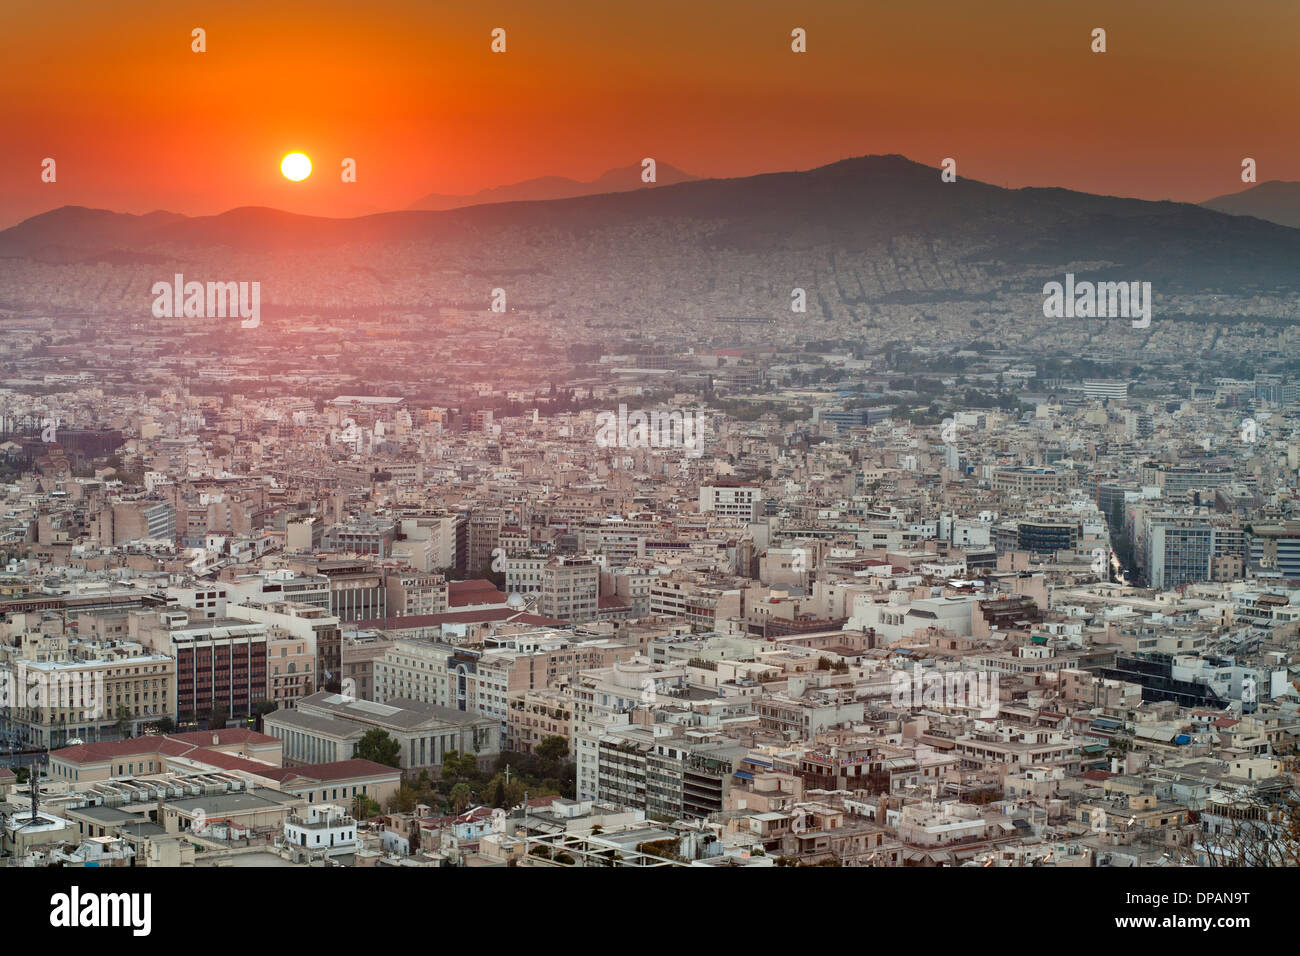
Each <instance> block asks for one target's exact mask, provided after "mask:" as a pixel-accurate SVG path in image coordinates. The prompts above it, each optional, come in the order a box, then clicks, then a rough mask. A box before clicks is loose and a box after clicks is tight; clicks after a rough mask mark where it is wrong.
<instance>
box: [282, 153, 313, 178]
mask: <svg viewBox="0 0 1300 956" xmlns="http://www.w3.org/2000/svg"><path fill="white" fill-rule="evenodd" d="M280 172H282V173H284V178H285V179H292V180H293V181H294V182H295V183H298V182H302V181H303V180H304V179H306V178H307V177H308V176H310V175H311V160H310V159H308V158H307V156H306V154H305V153H290V154H289V155H288V156H286V157H284V159H282V160H280Z"/></svg>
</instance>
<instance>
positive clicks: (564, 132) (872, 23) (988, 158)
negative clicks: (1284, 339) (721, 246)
mask: <svg viewBox="0 0 1300 956" xmlns="http://www.w3.org/2000/svg"><path fill="white" fill-rule="evenodd" d="M1136 5H1137V4H1135V3H1134V2H1133V0H1118V2H1110V0H1102V2H1089V3H1074V2H1069V0H1023V2H1015V0H1007V2H998V0H989V2H976V0H958V2H927V3H924V4H907V3H870V2H867V0H816V2H812V0H805V2H776V0H707V2H700V0H655V2H653V3H638V2H635V0H591V2H573V0H571V2H564V0H545V2H541V0H523V2H493V0H474V2H459V3H444V2H438V0H371V2H368V3H355V2H339V0H311V2H290V3H274V2H265V3H262V2H250V0H221V2H219V3H214V2H206V3H201V2H189V0H168V2H167V3H164V4H159V3H147V2H137V0H112V2H105V0H4V2H3V4H0V62H3V63H4V64H5V67H4V69H3V70H2V71H0V93H2V95H0V130H3V133H2V134H0V140H2V141H3V147H4V148H3V149H0V227H4V226H8V225H11V224H13V223H14V222H16V221H18V220H19V219H21V218H24V217H26V216H29V215H33V214H35V213H38V212H42V211H45V210H47V209H51V208H54V207H56V206H60V205H64V204H68V203H75V204H80V205H87V206H98V207H106V208H111V209H118V210H123V211H128V212H147V211H150V210H153V209H170V210H173V211H177V212H184V213H188V214H191V215H202V214H211V213H216V212H221V211H224V210H226V209H229V208H231V207H234V206H241V205H269V206H276V207H279V208H283V209H290V210H293V211H297V212H309V213H314V214H318V215H333V216H342V215H355V214H357V213H362V212H370V211H378V210H383V209H392V208H404V207H405V206H407V205H409V204H410V203H412V202H414V201H415V200H416V199H418V198H419V197H420V196H422V195H424V194H426V193H428V192H435V191H436V192H446V193H461V192H472V191H474V190H477V189H479V188H482V187H485V186H493V185H499V184H502V183H509V182H515V181H518V180H521V179H526V178H530V177H533V176H541V175H551V174H557V175H567V176H572V177H574V178H580V179H591V178H594V177H595V176H597V175H599V174H600V173H601V172H603V171H605V170H606V169H609V168H611V167H615V166H624V165H629V164H632V163H636V162H639V161H640V159H641V158H642V157H644V156H653V157H655V158H656V159H658V160H660V161H661V162H667V163H671V164H673V165H675V166H678V167H680V168H682V169H684V170H686V171H688V172H691V173H695V174H697V175H705V176H734V175H746V174H749V173H755V172H765V171H770V170H777V169H801V168H808V167H812V166H816V165H820V164H822V163H825V162H831V161H834V160H836V159H840V158H843V157H845V156H850V155H859V154H863V153H903V154H905V155H907V156H909V157H911V158H913V159H916V160H918V161H921V162H925V163H929V164H931V165H936V166H937V165H938V163H939V161H940V160H941V159H942V158H943V157H945V156H953V157H955V158H956V159H957V161H958V173H959V175H961V176H964V177H970V178H976V179H983V180H986V181H989V182H994V183H998V184H1007V185H1013V186H1023V185H1044V186H1045V185H1060V186H1068V187H1071V188H1076V189H1083V190H1088V191H1093V192H1105V193H1112V194H1116V195H1130V196H1141V197H1144V198H1151V199H1165V198H1172V199H1181V200H1189V201H1198V200H1202V199H1206V198H1208V197H1210V196H1214V195H1219V194H1221V193H1226V192H1232V191H1235V190H1237V189H1240V188H1243V184H1242V183H1241V181H1240V164H1241V159H1242V157H1244V156H1251V157H1253V158H1255V159H1256V160H1257V161H1258V163H1259V178H1260V180H1261V181H1264V180H1267V179H1293V180H1295V179H1300V150H1297V145H1298V144H1297V139H1298V138H1300V134H1297V132H1296V129H1297V127H1296V122H1295V118H1296V117H1297V115H1300V109H1297V107H1300V83H1297V82H1296V69H1295V62H1296V57H1297V54H1296V51H1295V44H1296V38H1297V37H1300V3H1296V2H1294V0H1234V3H1232V4H1225V3H1222V2H1207V0H1186V2H1178V3H1175V2H1172V0H1170V2H1159V3H1153V2H1143V3H1142V4H1141V6H1143V7H1147V8H1156V7H1158V8H1161V10H1163V11H1164V12H1154V11H1151V10H1146V9H1144V10H1133V9H1130V8H1131V7H1133V6H1136ZM196 26H200V27H204V28H205V29H206V30H207V41H208V52H206V53H203V54H197V53H193V52H191V50H190V42H191V41H190V31H191V29H192V28H194V27H196ZM796 26H799V27H803V28H805V29H806V30H807V31H808V52H807V53H806V54H794V53H792V52H790V30H791V29H792V28H793V27H796ZM1098 26H1100V27H1105V28H1106V29H1107V34H1108V37H1107V40H1108V52H1106V53H1105V54H1094V53H1092V52H1091V51H1090V49H1089V46H1090V42H1091V40H1090V33H1091V30H1092V29H1093V28H1094V27H1098ZM493 27H504V28H505V29H506V30H507V52H506V53H505V54H493V53H491V52H490V50H489V44H490V36H489V34H490V31H491V30H492V28H493ZM291 150H302V151H303V152H305V153H307V154H308V155H309V156H311V158H312V160H313V162H314V163H315V165H316V169H315V172H314V173H313V175H312V176H311V178H310V179H308V180H307V181H306V182H303V183H289V182H288V181H286V180H285V179H284V178H283V177H282V176H281V175H280V173H279V161H280V157H281V156H283V155H284V154H285V153H286V152H289V151H291ZM46 156H50V157H54V158H55V159H56V161H57V163H58V182H57V183H54V184H48V183H42V182H41V180H40V164H41V160H42V159H43V158H44V157H46ZM344 157H353V158H355V159H356V160H357V164H358V166H357V169H358V182H357V183H355V184H344V183H342V182H340V181H339V175H338V169H339V162H340V161H341V160H342V159H343V158H344Z"/></svg>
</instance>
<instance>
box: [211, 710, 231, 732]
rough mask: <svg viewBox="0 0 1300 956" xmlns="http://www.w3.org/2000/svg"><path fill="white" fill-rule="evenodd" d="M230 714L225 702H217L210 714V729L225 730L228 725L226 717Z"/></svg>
mask: <svg viewBox="0 0 1300 956" xmlns="http://www.w3.org/2000/svg"><path fill="white" fill-rule="evenodd" d="M229 715H230V710H229V708H228V707H227V706H226V705H225V704H217V705H216V706H214V707H213V708H212V712H211V713H210V714H208V729H209V730H224V729H225V726H226V718H227V717H228V716H229Z"/></svg>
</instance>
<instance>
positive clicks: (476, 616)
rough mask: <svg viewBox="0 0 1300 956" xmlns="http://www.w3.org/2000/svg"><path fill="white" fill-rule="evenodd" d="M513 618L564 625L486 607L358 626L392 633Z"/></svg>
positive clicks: (382, 619) (372, 621) (374, 620)
mask: <svg viewBox="0 0 1300 956" xmlns="http://www.w3.org/2000/svg"><path fill="white" fill-rule="evenodd" d="M516 615H517V616H516ZM511 617H513V618H514V619H515V620H516V621H518V622H520V623H522V624H535V625H537V626H539V627H560V626H562V625H563V624H564V621H561V620H558V619H557V618H553V617H542V616H541V615H540V614H520V613H519V612H518V611H516V610H513V609H511V608H508V607H491V608H486V607H485V608H479V609H477V610H472V611H444V612H443V613H441V614H412V615H411V616H409V617H372V618H369V619H367V620H364V621H357V622H356V626H357V627H358V628H360V629H362V630H367V629H372V630H380V631H392V630H399V629H401V628H405V627H437V626H438V625H440V624H488V623H491V622H492V621H504V620H506V618H511Z"/></svg>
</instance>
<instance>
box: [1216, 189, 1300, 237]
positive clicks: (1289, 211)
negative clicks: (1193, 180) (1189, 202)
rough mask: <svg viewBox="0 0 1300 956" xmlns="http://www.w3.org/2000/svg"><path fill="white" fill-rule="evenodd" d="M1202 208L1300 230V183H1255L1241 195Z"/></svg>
mask: <svg viewBox="0 0 1300 956" xmlns="http://www.w3.org/2000/svg"><path fill="white" fill-rule="evenodd" d="M1201 205H1202V206H1203V207H1205V208H1206V209H1213V210H1215V211H1216V212H1226V213H1228V214H1229V215H1231V216H1254V217H1255V218H1256V219H1264V220H1267V221H1268V222H1275V223H1277V224H1279V225H1282V226H1291V227H1292V228H1300V183H1296V182H1289V181H1287V180H1285V179H1269V180H1266V181H1265V182H1262V183H1255V184H1253V185H1250V186H1247V187H1246V188H1245V189H1243V190H1241V191H1240V192H1235V193H1227V194H1225V195H1223V196H1216V197H1214V198H1213V199H1207V200H1205V202H1203V203H1201Z"/></svg>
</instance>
